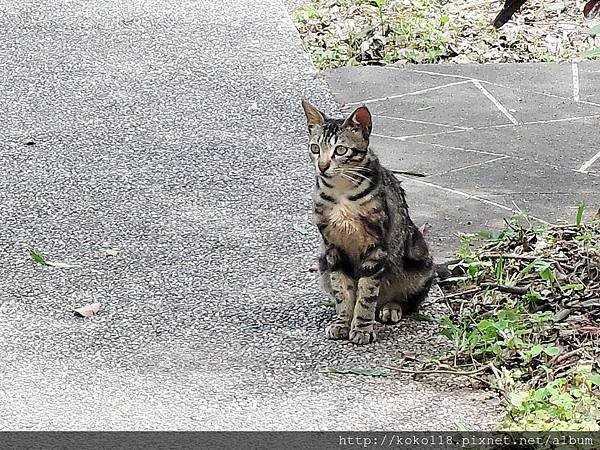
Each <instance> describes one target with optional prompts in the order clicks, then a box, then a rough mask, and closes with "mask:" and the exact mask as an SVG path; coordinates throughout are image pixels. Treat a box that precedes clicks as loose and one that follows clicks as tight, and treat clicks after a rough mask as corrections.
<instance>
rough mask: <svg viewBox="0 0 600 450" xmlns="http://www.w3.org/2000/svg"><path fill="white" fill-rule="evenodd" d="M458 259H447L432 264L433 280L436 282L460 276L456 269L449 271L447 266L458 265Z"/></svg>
mask: <svg viewBox="0 0 600 450" xmlns="http://www.w3.org/2000/svg"><path fill="white" fill-rule="evenodd" d="M459 262H460V259H448V260H445V261H441V262H437V263H434V264H433V271H434V272H435V278H436V279H437V281H441V280H445V279H447V278H450V277H455V276H459V275H461V273H460V272H459V271H457V269H456V268H453V269H450V267H449V266H452V265H453V264H458V263H459Z"/></svg>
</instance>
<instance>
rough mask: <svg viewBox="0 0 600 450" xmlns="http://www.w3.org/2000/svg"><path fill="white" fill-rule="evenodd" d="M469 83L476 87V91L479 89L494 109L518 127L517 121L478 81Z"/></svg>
mask: <svg viewBox="0 0 600 450" xmlns="http://www.w3.org/2000/svg"><path fill="white" fill-rule="evenodd" d="M471 82H472V83H473V84H474V85H475V86H476V87H477V89H479V90H480V91H481V92H483V94H484V95H485V96H486V97H487V98H489V99H490V100H491V101H492V103H493V104H494V105H495V106H496V108H498V109H499V110H500V112H501V113H502V114H504V115H505V116H506V118H507V119H508V120H510V121H511V122H512V123H513V124H515V125H519V122H518V121H517V119H515V118H514V117H513V116H512V114H511V113H509V112H508V110H507V109H506V108H505V107H504V106H503V105H502V103H500V102H499V101H498V100H497V99H496V97H494V96H493V95H492V94H490V92H489V91H488V90H487V89H486V88H484V87H483V86H482V85H481V83H480V82H479V81H477V80H473V81H471Z"/></svg>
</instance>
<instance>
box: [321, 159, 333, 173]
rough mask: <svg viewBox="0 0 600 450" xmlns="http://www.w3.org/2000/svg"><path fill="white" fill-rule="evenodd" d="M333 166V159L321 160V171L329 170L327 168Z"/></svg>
mask: <svg viewBox="0 0 600 450" xmlns="http://www.w3.org/2000/svg"><path fill="white" fill-rule="evenodd" d="M330 166H331V161H325V162H323V161H319V170H320V171H321V173H325V172H327V169H329V167H330Z"/></svg>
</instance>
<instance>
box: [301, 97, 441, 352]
mask: <svg viewBox="0 0 600 450" xmlns="http://www.w3.org/2000/svg"><path fill="white" fill-rule="evenodd" d="M302 106H303V108H304V112H305V114H306V119H307V123H308V131H309V150H310V155H311V159H312V162H313V164H314V168H315V179H316V183H315V188H314V192H313V202H314V216H315V223H316V225H317V227H318V229H319V232H320V233H321V237H322V239H321V243H322V244H321V247H322V248H321V251H322V256H321V258H320V260H319V267H320V270H321V284H322V286H323V289H324V290H325V291H326V292H327V293H328V294H330V295H332V296H333V297H334V298H335V302H336V312H337V318H336V320H335V321H334V322H333V323H332V324H331V325H330V326H329V327H327V331H326V334H327V337H328V338H330V339H347V340H350V342H353V343H355V344H368V343H370V342H373V341H374V340H375V339H376V331H375V318H376V317H377V319H378V320H379V321H381V322H384V323H397V322H399V321H400V319H401V317H402V313H403V312H404V313H408V312H412V311H414V310H415V309H416V308H417V307H418V305H419V304H420V303H421V302H422V301H423V299H425V298H426V296H427V293H428V292H429V288H430V287H431V283H432V280H433V278H434V268H433V263H432V259H431V257H430V255H429V250H428V248H427V244H426V243H425V239H424V238H423V234H422V233H421V232H420V231H419V229H418V228H417V227H416V226H415V225H414V224H413V222H412V221H411V219H410V217H409V215H408V205H407V204H406V199H405V193H404V190H403V189H402V187H401V185H400V181H399V180H398V179H397V178H396V177H395V176H394V175H393V174H392V173H391V172H390V171H389V170H387V169H385V168H384V167H382V166H381V165H380V163H379V160H378V159H377V156H375V154H374V153H373V152H372V151H371V149H370V148H369V136H370V134H371V128H372V122H371V113H370V112H369V110H368V109H367V108H366V107H364V106H363V107H360V108H357V109H356V110H355V111H354V112H353V113H352V114H350V116H349V117H348V118H347V119H345V120H344V119H332V118H329V117H327V116H325V114H323V113H322V112H320V111H319V110H318V109H317V108H316V107H315V106H313V105H311V104H310V103H309V102H308V101H306V100H303V101H302Z"/></svg>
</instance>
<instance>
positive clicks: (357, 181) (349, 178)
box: [339, 172, 360, 186]
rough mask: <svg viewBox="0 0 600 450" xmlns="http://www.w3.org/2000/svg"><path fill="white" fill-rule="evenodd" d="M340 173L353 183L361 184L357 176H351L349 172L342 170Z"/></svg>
mask: <svg viewBox="0 0 600 450" xmlns="http://www.w3.org/2000/svg"><path fill="white" fill-rule="evenodd" d="M339 175H340V176H341V177H342V178H345V179H346V180H350V181H351V182H352V183H353V184H356V185H357V186H358V185H359V184H360V180H357V179H356V178H354V177H351V176H350V175H348V174H347V173H344V172H340V173H339Z"/></svg>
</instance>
